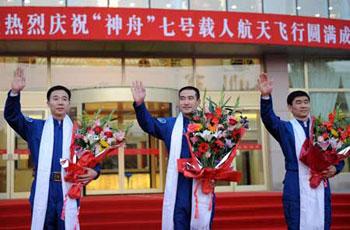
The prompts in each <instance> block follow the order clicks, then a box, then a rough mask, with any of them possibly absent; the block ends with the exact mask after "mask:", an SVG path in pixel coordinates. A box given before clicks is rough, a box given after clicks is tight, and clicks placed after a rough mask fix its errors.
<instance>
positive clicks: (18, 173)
mask: <svg viewBox="0 0 350 230" xmlns="http://www.w3.org/2000/svg"><path fill="white" fill-rule="evenodd" d="M23 113H24V114H25V116H28V117H31V118H34V119H43V118H44V116H45V113H44V111H23ZM15 154H17V156H18V160H16V161H15V182H14V184H15V187H14V191H15V192H29V191H30V187H31V184H32V181H33V163H32V155H31V154H30V152H29V148H28V144H27V142H26V141H25V140H23V139H22V138H21V137H20V136H19V135H18V134H17V133H16V136H15Z"/></svg>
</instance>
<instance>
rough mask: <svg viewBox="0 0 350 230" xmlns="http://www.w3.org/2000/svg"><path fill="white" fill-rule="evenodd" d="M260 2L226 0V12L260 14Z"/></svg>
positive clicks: (253, 0)
mask: <svg viewBox="0 0 350 230" xmlns="http://www.w3.org/2000/svg"><path fill="white" fill-rule="evenodd" d="M261 1H262V0H228V1H227V4H228V7H227V9H228V11H236V12H253V13H254V12H255V13H261V12H262V3H261Z"/></svg>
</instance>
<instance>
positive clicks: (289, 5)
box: [264, 0, 296, 15]
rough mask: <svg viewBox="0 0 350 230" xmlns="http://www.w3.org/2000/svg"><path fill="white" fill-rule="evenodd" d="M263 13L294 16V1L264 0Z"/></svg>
mask: <svg viewBox="0 0 350 230" xmlns="http://www.w3.org/2000/svg"><path fill="white" fill-rule="evenodd" d="M264 13H272V14H287V15H296V9H295V0H278V4H276V0H264Z"/></svg>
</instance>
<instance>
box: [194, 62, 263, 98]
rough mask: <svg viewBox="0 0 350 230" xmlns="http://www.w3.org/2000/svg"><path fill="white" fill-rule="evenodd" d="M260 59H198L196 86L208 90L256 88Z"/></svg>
mask: <svg viewBox="0 0 350 230" xmlns="http://www.w3.org/2000/svg"><path fill="white" fill-rule="evenodd" d="M260 72H261V66H260V60H259V59H255V58H232V59H214V58H213V59H196V74H195V78H196V86H197V87H198V88H199V89H201V90H204V89H207V90H222V89H224V90H226V91H247V90H255V89H256V82H257V77H258V76H259V73H260Z"/></svg>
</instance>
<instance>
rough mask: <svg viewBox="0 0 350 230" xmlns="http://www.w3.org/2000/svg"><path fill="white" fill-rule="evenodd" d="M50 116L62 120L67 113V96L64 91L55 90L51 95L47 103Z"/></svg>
mask: <svg viewBox="0 0 350 230" xmlns="http://www.w3.org/2000/svg"><path fill="white" fill-rule="evenodd" d="M47 105H48V106H49V108H50V110H51V114H52V116H53V117H54V118H55V119H59V120H62V119H63V118H64V117H65V115H66V114H67V113H68V111H69V106H70V101H69V96H68V94H67V93H66V91H64V90H55V91H53V92H52V93H51V95H50V98H49V101H48V102H47Z"/></svg>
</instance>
